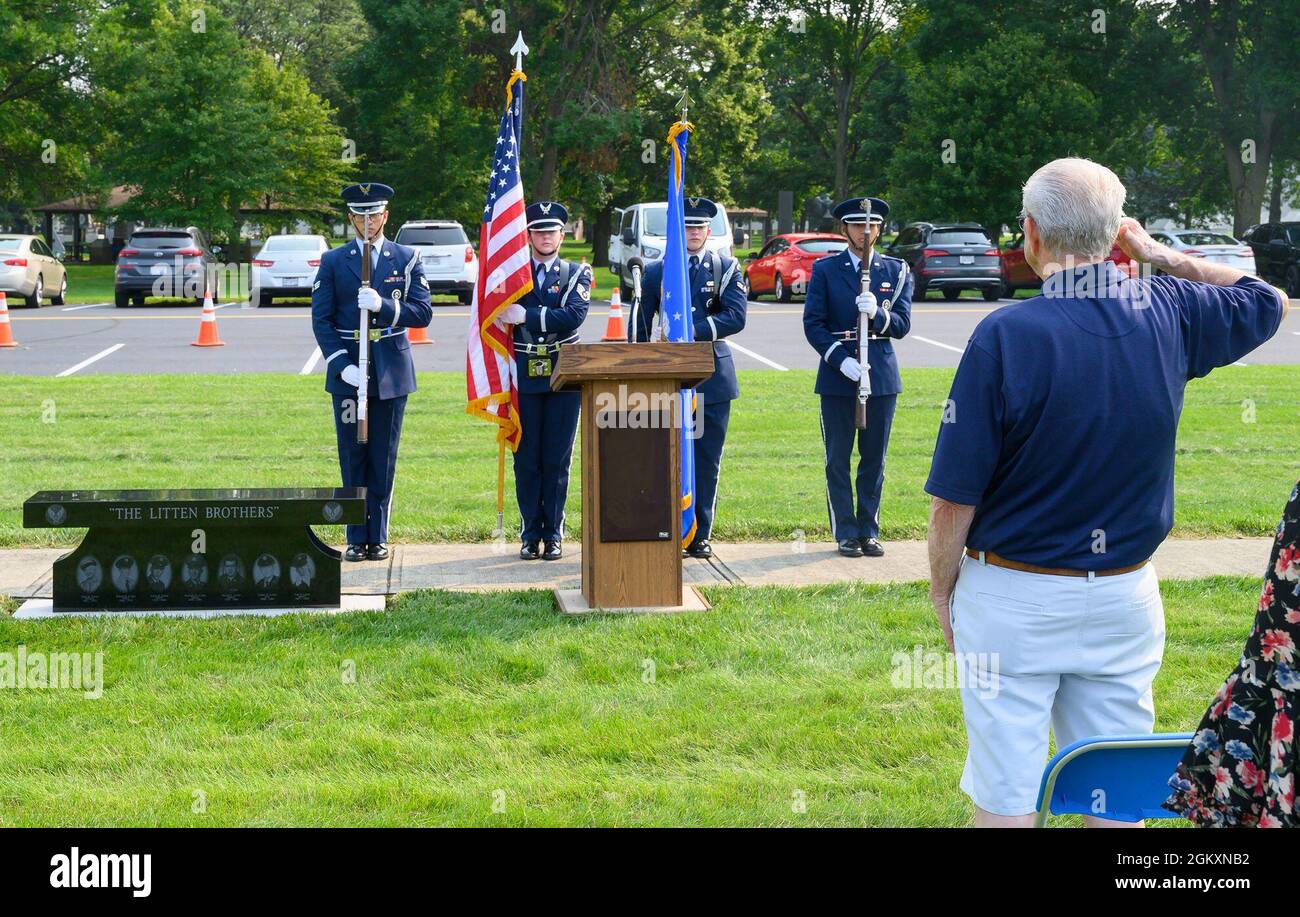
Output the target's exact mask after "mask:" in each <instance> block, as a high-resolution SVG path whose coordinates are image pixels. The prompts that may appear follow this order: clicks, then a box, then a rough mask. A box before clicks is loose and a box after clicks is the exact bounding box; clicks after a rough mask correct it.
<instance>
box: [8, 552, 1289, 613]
mask: <svg viewBox="0 0 1300 917" xmlns="http://www.w3.org/2000/svg"><path fill="white" fill-rule="evenodd" d="M1272 544H1273V540H1272V539H1271V538H1206V539H1190V538H1174V539H1170V540H1169V541H1166V542H1165V543H1164V544H1163V545H1161V547H1160V550H1159V551H1157V552H1156V557H1155V563H1156V569H1157V571H1159V574H1160V577H1161V578H1162V579H1195V578H1197V577H1202V576H1213V575H1216V574H1231V575H1241V576H1255V577H1262V576H1263V574H1264V567H1265V565H1266V564H1267V563H1268V556H1269V551H1270V549H1271V547H1272ZM67 550H68V549H66V548H15V549H5V550H0V595H9V596H12V597H14V598H34V597H46V598H48V597H50V596H51V590H50V575H51V567H52V565H53V564H54V561H55V560H56V559H57V558H58V557H59V556H61V555H62V554H64V553H65V552H66V551H67ZM713 550H714V556H713V559H712V560H711V561H703V560H695V559H693V558H687V559H686V560H685V561H684V575H685V579H686V582H688V583H694V584H696V585H706V586H714V585H728V584H733V585H744V586H809V585H818V584H824V583H848V582H862V583H905V582H913V581H916V580H925V579H928V578H929V576H930V571H929V564H928V561H927V558H926V546H925V542H923V541H894V542H889V543H887V544H886V545H885V556H884V557H881V558H865V557H860V558H848V557H840V556H839V554H837V553H836V551H835V545H834V544H833V543H832V542H811V543H808V544H798V543H790V542H748V543H735V544H723V543H715V544H714V546H713ZM517 551H518V548H517V547H516V546H515V545H513V544H507V545H498V544H408V545H395V546H394V547H393V553H392V557H390V558H389V559H388V560H387V561H385V562H382V563H379V562H376V563H361V564H344V565H343V591H344V592H345V593H348V594H352V595H391V594H395V593H398V592H406V591H408V590H411V589H428V588H437V589H556V588H560V589H576V588H578V587H579V586H580V585H581V576H582V574H581V570H582V567H581V557H582V552H581V550H580V548H579V545H578V544H577V543H576V542H575V543H573V544H570V545H567V546H566V550H565V556H564V559H563V560H558V561H553V562H549V563H548V562H546V561H541V560H536V561H521V560H519V558H518V555H517Z"/></svg>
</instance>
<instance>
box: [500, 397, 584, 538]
mask: <svg viewBox="0 0 1300 917" xmlns="http://www.w3.org/2000/svg"><path fill="white" fill-rule="evenodd" d="M581 406H582V396H581V395H580V394H579V393H578V392H538V393H534V394H528V393H523V392H521V393H520V395H519V421H520V426H522V427H523V432H522V435H521V436H520V438H519V448H518V449H516V450H515V458H514V464H515V498H516V499H517V500H518V501H519V520H520V522H519V539H520V541H523V542H532V541H563V540H564V501H565V499H566V498H567V497H568V494H569V463H570V461H571V460H572V458H573V440H574V437H575V436H577V433H578V413H579V410H580V409H581Z"/></svg>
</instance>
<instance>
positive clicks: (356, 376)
mask: <svg viewBox="0 0 1300 917" xmlns="http://www.w3.org/2000/svg"><path fill="white" fill-rule="evenodd" d="M339 375H340V376H341V377H342V379H343V381H344V382H346V383H347V384H348V385H350V386H352V387H353V388H356V387H357V386H359V385H361V370H359V369H357V364H355V363H349V364H348V365H347V366H345V367H343V372H341V373H339Z"/></svg>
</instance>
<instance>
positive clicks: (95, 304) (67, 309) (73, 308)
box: [59, 302, 108, 312]
mask: <svg viewBox="0 0 1300 917" xmlns="http://www.w3.org/2000/svg"><path fill="white" fill-rule="evenodd" d="M107 305H108V303H106V302H92V303H90V304H89V305H86V306H66V307H64V308H62V309H60V310H59V311H60V312H80V311H81V310H82V309H98V308H99V307H100V306H107Z"/></svg>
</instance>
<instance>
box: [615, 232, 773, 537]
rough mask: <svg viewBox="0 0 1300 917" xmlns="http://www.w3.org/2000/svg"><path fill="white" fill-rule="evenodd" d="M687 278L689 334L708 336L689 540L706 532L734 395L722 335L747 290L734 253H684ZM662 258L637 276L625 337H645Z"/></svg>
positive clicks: (736, 321) (741, 317)
mask: <svg viewBox="0 0 1300 917" xmlns="http://www.w3.org/2000/svg"><path fill="white" fill-rule="evenodd" d="M687 264H688V275H687V282H688V284H689V286H690V290H691V314H692V325H693V335H694V338H695V340H697V341H712V342H713V375H712V376H710V377H709V378H708V379H706V380H704V381H703V382H701V383H700V384H699V385H698V386H697V387H696V389H695V394H696V398H697V409H696V417H697V418H703V428H702V429H701V430H700V435H699V439H697V440H696V441H695V499H696V510H695V520H696V530H695V539H694V540H695V541H696V542H700V541H708V540H709V539H710V538H711V537H712V532H713V519H714V514H715V512H716V510H717V499H718V475H719V473H720V472H721V470H722V449H723V445H724V444H725V441H726V438H727V426H728V424H729V423H730V421H731V402H732V401H734V400H735V399H736V398H739V397H740V386H739V385H738V384H737V382H736V364H735V360H734V359H733V358H732V355H731V347H730V346H728V344H727V342H726V341H725V340H723V338H726V337H728V336H729V335H732V334H736V333H737V332H739V331H741V330H742V329H743V328H744V327H745V315H746V309H747V307H748V294H747V292H746V289H745V275H744V273H743V272H742V271H741V269H740V265H739V264H738V263H737V262H736V260H735V259H734V258H728V257H725V256H723V255H721V254H717V253H715V254H714V255H709V254H706V253H704V252H701V253H700V254H698V255H688V257H687ZM663 276H664V263H663V261H652V262H651V263H650V264H649V265H648V266H647V267H646V269H645V274H644V275H643V276H642V278H641V304H640V308H639V309H638V310H636V311H635V313H634V314H633V315H632V321H631V323H630V325H629V327H628V337H629V339H630V340H633V341H648V340H650V336H651V333H652V331H653V328H654V321H655V316H656V315H657V314H658V312H659V308H660V301H659V296H660V287H661V285H662V283H663Z"/></svg>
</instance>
